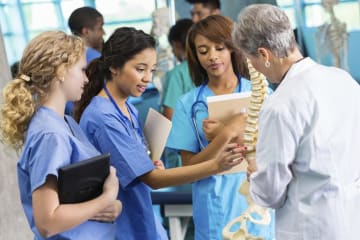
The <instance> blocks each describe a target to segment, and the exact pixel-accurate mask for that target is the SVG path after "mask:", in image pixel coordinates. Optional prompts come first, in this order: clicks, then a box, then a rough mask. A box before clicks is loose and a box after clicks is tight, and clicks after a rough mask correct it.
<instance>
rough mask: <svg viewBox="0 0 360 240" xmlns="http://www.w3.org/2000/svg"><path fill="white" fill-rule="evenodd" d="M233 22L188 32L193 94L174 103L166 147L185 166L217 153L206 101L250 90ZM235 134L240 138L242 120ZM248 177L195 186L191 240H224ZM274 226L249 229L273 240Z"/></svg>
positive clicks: (212, 20)
mask: <svg viewBox="0 0 360 240" xmlns="http://www.w3.org/2000/svg"><path fill="white" fill-rule="evenodd" d="M232 29H233V22H232V21H231V20H230V19H228V18H226V17H223V16H220V15H212V16H209V17H207V18H205V19H203V20H201V21H200V22H198V23H196V24H195V25H193V26H192V28H191V29H190V32H189V33H188V40H187V59H188V62H189V68H190V74H191V77H192V80H193V82H194V83H195V85H196V86H198V87H197V88H196V89H194V90H191V91H190V92H189V93H187V94H185V95H184V96H183V97H182V98H181V99H180V100H179V101H178V102H177V105H176V107H175V110H174V115H173V118H172V124H173V125H172V126H173V127H172V130H171V133H170V136H169V139H168V142H167V147H170V148H172V149H177V150H179V151H180V153H181V157H182V163H183V165H185V166H186V165H193V164H198V163H201V162H202V161H204V160H205V159H207V158H209V156H211V155H213V154H218V148H219V135H217V136H216V137H215V138H213V139H212V140H211V142H210V143H209V142H208V141H207V139H206V137H205V134H204V132H203V120H205V119H207V117H208V112H207V104H206V97H208V96H214V95H222V94H228V93H234V92H244V91H251V83H250V81H249V80H247V79H246V78H248V77H249V73H248V69H247V66H246V64H245V58H244V56H243V55H242V54H241V52H240V51H239V50H238V49H237V48H236V47H235V46H234V44H233V42H232V38H231V33H232ZM232 121H235V122H236V121H239V123H238V124H237V125H235V126H236V127H235V128H234V129H233V130H234V131H235V132H238V133H239V134H242V128H243V126H244V121H245V118H244V117H242V118H241V117H240V118H239V119H237V120H236V119H233V120H232ZM244 180H246V173H233V174H226V175H213V176H210V177H208V178H205V179H202V180H199V181H196V182H194V183H193V188H192V190H193V216H194V223H195V239H196V240H208V239H219V240H220V239H222V235H221V232H222V229H223V228H224V227H225V225H226V224H227V223H228V222H229V221H230V220H232V219H233V218H235V217H237V216H239V215H240V214H241V213H242V212H243V211H244V210H245V209H246V208H247V203H246V200H245V198H244V197H243V196H241V195H240V194H238V193H237V190H238V189H239V187H240V185H241V183H242V182H243V181H244ZM273 229H274V228H273V225H271V226H270V227H265V228H264V227H257V226H255V225H249V231H250V232H251V233H252V234H253V235H256V236H266V239H267V240H269V239H272V238H273Z"/></svg>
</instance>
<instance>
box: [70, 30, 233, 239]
mask: <svg viewBox="0 0 360 240" xmlns="http://www.w3.org/2000/svg"><path fill="white" fill-rule="evenodd" d="M155 69H156V51H155V40H154V38H153V37H151V36H150V35H148V34H146V33H144V32H143V31H141V30H136V29H134V28H128V27H122V28H118V29H116V30H115V32H114V33H113V34H112V35H111V36H110V38H109V39H108V40H107V41H106V42H105V44H104V48H103V52H102V55H101V57H100V58H99V59H96V60H94V61H93V62H91V64H90V65H89V67H88V69H87V74H88V77H89V84H88V85H87V86H86V89H85V92H84V94H83V96H82V99H81V100H80V102H79V103H78V105H77V111H76V112H75V113H76V117H77V119H78V120H79V119H80V126H81V127H82V128H83V130H84V131H85V132H86V134H87V136H88V137H89V139H90V140H91V142H92V143H93V144H94V145H95V146H96V147H97V149H98V150H99V151H100V152H104V153H106V152H110V153H111V163H112V164H113V165H114V166H116V169H117V174H118V177H119V180H120V191H119V196H118V197H119V199H120V200H121V201H122V202H123V205H124V209H123V212H122V214H121V215H120V217H119V218H118V219H117V220H116V224H117V236H116V239H125V240H132V239H134V240H138V239H154V240H155V239H167V234H166V232H165V230H164V229H163V227H162V226H161V224H159V222H158V220H157V219H156V218H155V216H154V212H153V209H152V202H151V196H150V191H151V189H150V187H151V188H155V189H157V188H161V187H167V186H173V185H179V184H183V183H189V182H192V181H195V180H198V179H201V178H204V177H207V176H209V175H212V174H215V173H218V172H221V171H222V170H223V169H228V168H231V167H232V166H235V165H237V164H239V163H240V161H239V158H240V154H238V153H237V151H238V150H239V148H235V147H236V146H237V145H236V144H229V142H230V141H231V139H232V138H233V137H235V133H234V132H232V131H231V130H230V129H229V128H225V129H224V131H223V132H222V134H221V136H220V137H219V139H221V140H222V141H223V142H224V146H223V147H221V148H220V150H219V151H218V153H217V154H214V155H212V156H211V157H209V158H208V159H207V160H208V161H204V162H203V163H200V164H197V165H194V166H191V167H190V166H187V167H179V168H172V169H167V170H160V169H157V166H158V164H159V161H156V162H155V166H154V163H153V162H152V160H151V159H150V157H149V155H148V151H147V144H146V141H145V137H144V133H143V131H142V128H141V126H140V124H139V120H138V113H137V111H136V109H135V107H134V106H133V105H131V104H130V103H129V102H128V97H129V96H133V97H139V96H141V94H142V93H143V92H144V91H145V89H146V87H147V85H148V84H149V83H150V82H151V80H152V76H153V72H154V71H155ZM231 149H233V150H234V151H230V150H231Z"/></svg>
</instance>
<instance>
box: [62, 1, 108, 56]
mask: <svg viewBox="0 0 360 240" xmlns="http://www.w3.org/2000/svg"><path fill="white" fill-rule="evenodd" d="M68 25H69V28H70V30H71V32H72V33H73V34H74V35H77V36H79V37H81V38H82V39H84V41H85V45H86V47H87V49H86V61H87V63H89V62H90V61H91V60H93V59H94V58H97V57H100V55H101V50H102V47H103V43H104V39H103V36H104V35H105V31H104V29H103V25H104V18H103V16H102V14H101V13H100V12H99V11H97V10H96V9H95V8H91V7H81V8H77V9H75V10H74V11H73V12H72V13H71V15H70V17H69V21H68Z"/></svg>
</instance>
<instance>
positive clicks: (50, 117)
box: [0, 31, 121, 240]
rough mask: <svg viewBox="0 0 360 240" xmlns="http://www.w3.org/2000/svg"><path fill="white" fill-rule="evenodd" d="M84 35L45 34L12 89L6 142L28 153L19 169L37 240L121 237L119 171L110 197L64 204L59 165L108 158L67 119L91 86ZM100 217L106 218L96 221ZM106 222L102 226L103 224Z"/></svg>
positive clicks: (5, 111)
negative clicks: (118, 234)
mask: <svg viewBox="0 0 360 240" xmlns="http://www.w3.org/2000/svg"><path fill="white" fill-rule="evenodd" d="M85 66H86V60H85V47H84V43H83V41H82V40H81V39H80V38H79V37H75V36H69V35H67V34H65V33H64V32H60V31H50V32H44V33H42V34H40V35H38V36H37V37H35V38H34V39H33V40H31V42H30V43H29V45H28V46H27V47H26V49H25V50H24V53H23V56H22V59H21V61H20V66H19V75H18V77H16V78H15V79H14V80H13V81H11V82H9V83H8V84H7V85H6V86H5V88H4V91H3V92H4V105H3V106H2V108H1V113H2V118H1V125H0V126H1V137H2V141H4V142H5V143H7V144H8V145H10V146H12V147H13V148H15V149H16V150H21V149H22V153H21V156H20V160H19V162H18V165H17V172H18V182H19V189H20V197H21V202H22V205H23V208H24V211H25V215H26V217H27V220H28V222H29V224H30V227H31V230H32V231H33V233H34V235H35V239H45V238H46V239H72V240H75V239H78V240H83V239H94V240H97V239H113V238H114V236H115V225H114V224H113V223H111V222H112V221H113V220H114V219H115V218H116V217H117V216H118V215H119V213H120V211H121V203H120V201H118V200H116V196H117V193H118V183H117V182H118V181H117V178H116V174H115V169H114V168H111V169H110V175H109V176H108V178H107V179H106V181H105V183H104V186H103V193H102V194H101V195H100V196H99V197H97V198H95V199H93V200H90V201H86V202H82V203H76V204H61V203H60V202H59V195H58V189H57V176H58V168H60V167H63V166H66V165H69V164H71V163H75V162H78V161H81V160H83V159H87V158H90V157H93V156H96V155H99V154H100V153H99V152H98V151H97V150H96V149H95V148H94V146H93V145H91V144H90V142H89V141H88V140H87V138H86V136H85V135H84V134H83V132H82V131H81V129H80V127H79V126H78V124H77V123H76V122H75V121H74V120H73V119H72V118H71V117H70V116H66V115H64V110H65V104H66V102H67V101H75V100H79V99H80V97H81V94H82V92H83V88H84V86H85V85H86V83H87V82H88V79H87V77H86V75H85V71H84V69H85ZM89 220H98V221H89ZM99 221H102V222H99Z"/></svg>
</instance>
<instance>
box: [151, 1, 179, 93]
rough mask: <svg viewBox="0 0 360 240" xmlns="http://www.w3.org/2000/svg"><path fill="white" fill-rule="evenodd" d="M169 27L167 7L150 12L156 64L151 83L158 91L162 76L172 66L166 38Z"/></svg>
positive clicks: (160, 87)
mask: <svg viewBox="0 0 360 240" xmlns="http://www.w3.org/2000/svg"><path fill="white" fill-rule="evenodd" d="M169 29H170V15H169V8H167V7H163V8H158V9H156V10H155V11H154V12H153V13H152V28H151V35H152V36H153V37H154V38H155V39H156V41H157V48H156V52H157V56H158V64H157V65H158V66H157V71H156V73H155V74H154V77H153V83H154V85H155V86H156V88H157V89H158V90H159V92H162V85H163V83H162V77H163V76H164V74H165V73H166V72H167V71H169V70H170V69H172V68H173V67H174V54H173V53H172V49H171V46H170V44H169V42H168V40H167V35H168V33H169Z"/></svg>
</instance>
